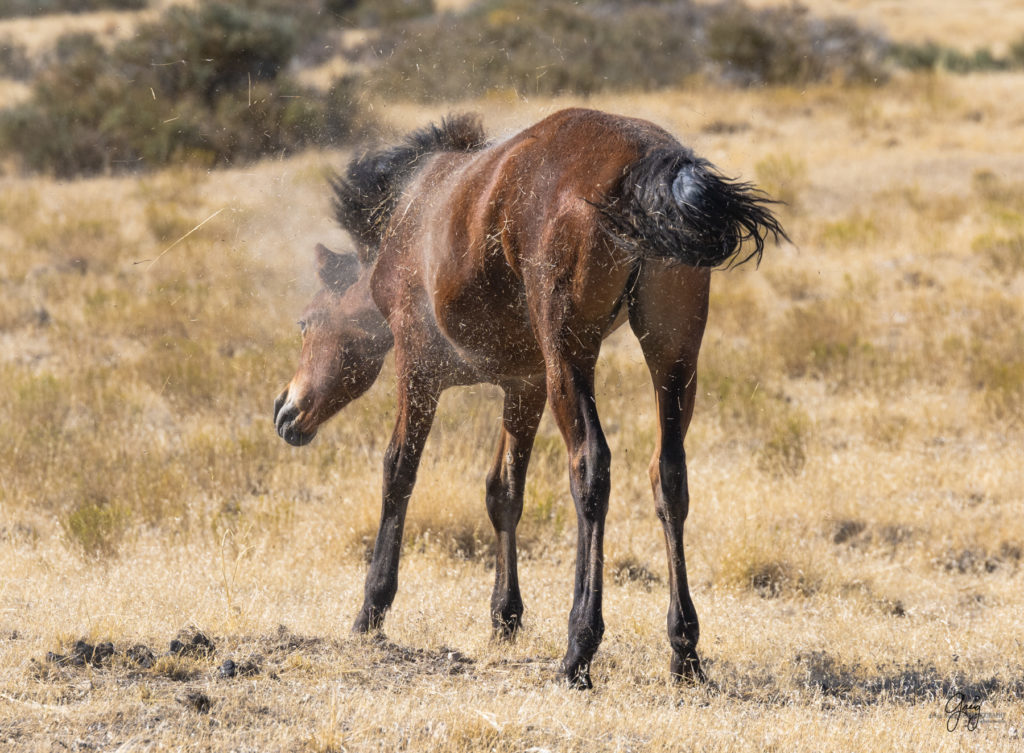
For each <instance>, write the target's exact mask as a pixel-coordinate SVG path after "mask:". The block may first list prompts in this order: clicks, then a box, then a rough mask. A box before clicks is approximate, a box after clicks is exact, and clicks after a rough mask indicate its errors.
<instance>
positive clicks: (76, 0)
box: [0, 0, 149, 18]
mask: <svg viewBox="0 0 1024 753" xmlns="http://www.w3.org/2000/svg"><path fill="white" fill-rule="evenodd" d="M148 5H149V0H4V2H2V3H0V18H14V17H16V16H45V15H49V14H51V13H90V12H92V11H97V10H142V9H144V8H146V7H147V6H148Z"/></svg>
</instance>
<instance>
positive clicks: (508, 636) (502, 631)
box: [491, 614, 523, 641]
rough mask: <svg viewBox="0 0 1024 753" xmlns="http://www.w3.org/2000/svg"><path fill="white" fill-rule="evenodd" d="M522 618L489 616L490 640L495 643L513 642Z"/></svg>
mask: <svg viewBox="0 0 1024 753" xmlns="http://www.w3.org/2000/svg"><path fill="white" fill-rule="evenodd" d="M522 626H523V622H522V617H521V616H519V615H518V614H512V615H509V616H508V617H500V616H498V615H492V616H491V628H492V630H493V632H492V634H491V635H492V638H493V639H494V640H496V641H514V640H515V639H516V637H517V636H518V635H519V630H520V629H521V628H522Z"/></svg>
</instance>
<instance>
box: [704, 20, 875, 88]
mask: <svg viewBox="0 0 1024 753" xmlns="http://www.w3.org/2000/svg"><path fill="white" fill-rule="evenodd" d="M885 52H886V44H885V42H884V41H883V40H882V39H881V38H879V37H877V36H875V35H873V34H870V33H868V32H866V31H864V30H862V29H860V28H859V27H858V26H857V25H856V24H854V23H853V22H852V21H849V20H846V19H835V18H833V19H819V18H814V17H812V16H810V15H809V14H808V13H807V10H806V8H803V7H801V6H799V5H791V6H782V7H776V8H765V9H763V10H753V9H751V8H749V7H747V6H746V5H743V4H742V3H738V2H732V3H726V4H724V5H720V6H717V7H715V8H712V9H711V10H710V11H709V19H708V24H707V56H708V58H709V59H710V60H712V61H714V62H715V63H716V64H717V65H718V67H719V69H720V71H721V72H722V74H723V75H724V76H725V77H726V78H727V79H729V80H733V81H735V82H737V83H740V84H744V85H750V84H759V83H765V84H796V85H799V84H806V83H811V82H814V81H821V80H825V79H829V78H837V79H839V80H840V81H842V82H845V83H863V82H868V81H872V80H877V79H879V78H881V77H883V75H884V70H883V65H882V63H883V59H884V57H885Z"/></svg>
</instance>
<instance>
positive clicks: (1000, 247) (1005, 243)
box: [972, 233, 1024, 277]
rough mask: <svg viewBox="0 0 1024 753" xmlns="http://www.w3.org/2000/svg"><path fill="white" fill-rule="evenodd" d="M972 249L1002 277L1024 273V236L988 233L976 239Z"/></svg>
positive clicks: (1019, 234)
mask: <svg viewBox="0 0 1024 753" xmlns="http://www.w3.org/2000/svg"><path fill="white" fill-rule="evenodd" d="M972 248H973V249H974V252H975V253H977V254H979V255H980V256H981V257H983V258H984V259H985V260H986V261H987V262H988V264H990V265H991V267H992V268H993V269H994V270H995V271H996V272H998V273H999V274H1001V275H1005V276H1006V277H1012V276H1014V275H1018V274H1020V273H1021V272H1024V234H1021V233H1018V234H1017V235H1013V236H1009V237H1007V236H1005V235H995V234H992V233H986V234H985V235H979V236H978V237H977V238H975V239H974V243H973V244H972Z"/></svg>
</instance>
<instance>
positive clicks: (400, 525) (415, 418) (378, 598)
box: [352, 378, 440, 633]
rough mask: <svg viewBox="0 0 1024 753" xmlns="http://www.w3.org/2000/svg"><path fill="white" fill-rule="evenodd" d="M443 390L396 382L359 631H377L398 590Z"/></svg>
mask: <svg viewBox="0 0 1024 753" xmlns="http://www.w3.org/2000/svg"><path fill="white" fill-rule="evenodd" d="M439 394H440V390H439V389H437V387H436V386H435V385H434V384H432V383H430V382H426V381H418V380H416V379H408V378H406V379H401V378H400V379H399V380H398V400H397V403H398V404H397V418H396V420H395V430H394V433H393V434H392V435H391V442H390V443H389V444H388V448H387V450H386V451H385V453H384V493H383V502H382V505H381V516H380V528H379V529H378V530H377V541H376V543H375V544H374V546H373V558H372V559H371V560H370V569H369V571H368V572H367V574H366V586H365V589H364V597H363V608H362V609H361V610H360V611H359V615H358V616H357V617H356V621H355V624H354V625H353V626H352V631H353V632H355V633H366V632H368V631H370V630H377V629H379V628H380V627H381V626H382V625H383V623H384V614H385V612H387V610H388V609H389V608H390V607H391V602H392V601H394V598H395V593H396V592H397V591H398V558H399V555H400V554H401V548H402V531H403V530H404V528H405V513H406V510H407V509H408V507H409V497H410V496H411V494H412V487H413V484H415V483H416V470H417V468H418V467H419V463H420V456H421V455H422V453H423V445H424V443H425V442H426V439H427V434H429V433H430V426H431V424H432V423H433V421H434V413H435V412H436V411H437V398H438V395H439Z"/></svg>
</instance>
